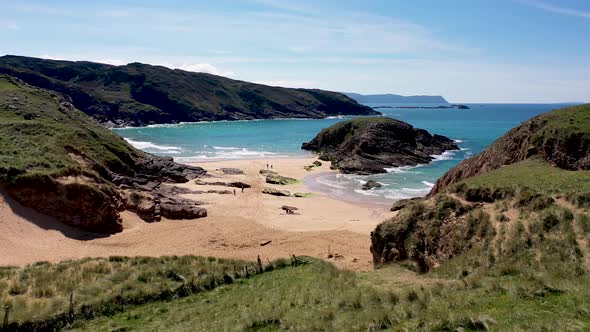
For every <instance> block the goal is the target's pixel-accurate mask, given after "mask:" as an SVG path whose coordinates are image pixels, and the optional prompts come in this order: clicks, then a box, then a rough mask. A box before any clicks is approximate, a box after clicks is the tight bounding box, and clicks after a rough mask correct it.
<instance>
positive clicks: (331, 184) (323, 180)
mask: <svg viewBox="0 0 590 332" xmlns="http://www.w3.org/2000/svg"><path fill="white" fill-rule="evenodd" d="M327 178H328V177H317V178H316V179H315V181H316V182H317V183H319V184H323V185H324V186H328V187H332V188H338V189H346V187H344V186H340V185H338V184H336V183H334V181H330V180H328V179H327Z"/></svg>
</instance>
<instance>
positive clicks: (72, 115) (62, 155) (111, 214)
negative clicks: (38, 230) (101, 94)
mask: <svg viewBox="0 0 590 332" xmlns="http://www.w3.org/2000/svg"><path fill="white" fill-rule="evenodd" d="M11 105H12V106H14V107H10V106H11ZM0 111H1V112H0V143H1V144H0V185H1V186H2V187H4V188H5V190H6V192H7V193H8V194H9V195H11V196H12V197H14V198H15V199H16V200H17V201H18V202H20V203H21V204H23V205H25V206H28V207H32V208H34V209H36V210H37V211H39V212H41V213H44V214H47V215H50V216H53V217H55V218H57V219H59V220H61V221H63V222H64V223H66V224H69V225H72V226H75V227H79V228H83V229H86V230H90V231H93V232H99V233H115V232H118V231H121V230H122V228H123V226H122V223H121V217H120V214H119V212H121V211H122V210H125V209H129V210H133V211H135V212H137V214H138V215H139V216H140V217H141V218H143V219H144V220H146V221H149V222H153V221H158V220H160V218H161V217H167V218H170V219H178V218H182V219H185V218H187V219H192V218H198V217H203V216H206V214H207V212H206V210H205V209H203V208H201V207H199V206H198V205H201V204H202V203H200V202H196V201H192V200H187V199H182V198H179V197H177V194H178V193H177V192H175V191H176V190H173V189H169V188H168V186H165V185H163V183H184V182H188V181H190V180H192V179H195V178H197V177H201V176H203V175H205V173H206V172H205V170H204V169H202V168H200V167H192V166H187V165H180V164H177V163H175V162H174V161H173V160H172V158H163V157H157V156H153V155H150V154H147V153H144V152H142V151H140V150H137V149H135V148H133V147H132V146H130V145H129V144H128V143H127V142H126V141H125V140H123V139H122V138H121V137H119V136H117V135H116V134H114V133H113V132H111V131H110V130H107V129H105V128H103V127H101V126H99V125H98V123H96V122H95V121H94V120H92V119H91V118H89V117H87V116H86V115H84V114H83V113H82V112H80V111H79V110H77V109H76V108H74V106H73V104H72V103H71V101H70V100H69V99H68V97H67V96H63V95H60V94H55V93H53V92H50V91H46V90H43V89H39V88H35V87H32V86H29V85H27V84H25V83H23V82H22V81H20V80H18V79H16V78H13V77H10V76H6V75H0Z"/></svg>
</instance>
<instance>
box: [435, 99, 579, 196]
mask: <svg viewBox="0 0 590 332" xmlns="http://www.w3.org/2000/svg"><path fill="white" fill-rule="evenodd" d="M588 123H590V104H585V105H580V106H573V107H567V108H562V109H559V110H555V111H552V112H548V113H544V114H541V115H539V116H536V117H534V118H532V119H530V120H527V121H525V122H524V123H522V124H521V125H520V126H518V127H516V128H514V129H512V130H510V131H509V132H508V133H506V134H505V135H503V136H502V137H500V138H499V139H498V140H496V141H495V142H494V143H493V144H492V145H490V146H489V147H488V148H487V149H485V150H484V151H483V152H482V153H480V154H479V155H477V156H475V157H472V158H469V159H467V160H464V161H462V162H461V163H459V165H457V166H455V167H453V168H452V169H451V170H449V171H448V172H447V173H446V174H445V175H444V176H443V177H441V178H440V179H439V180H438V181H436V184H435V186H434V187H433V188H432V191H431V192H430V195H434V194H436V193H437V192H439V191H440V190H441V189H442V188H444V187H446V186H448V185H450V184H453V183H457V182H460V181H461V180H464V179H466V178H469V177H472V176H477V175H480V174H484V173H487V172H489V171H492V170H495V169H498V168H500V167H502V166H504V165H510V164H514V163H516V162H519V161H523V160H525V159H528V158H532V157H539V158H542V159H544V160H546V161H548V162H549V163H550V164H552V165H554V166H556V167H559V168H563V169H569V170H588V169H590V128H589V127H588Z"/></svg>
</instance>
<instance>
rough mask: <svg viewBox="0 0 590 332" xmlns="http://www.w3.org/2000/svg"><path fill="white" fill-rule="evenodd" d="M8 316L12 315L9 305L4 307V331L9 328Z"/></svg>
mask: <svg viewBox="0 0 590 332" xmlns="http://www.w3.org/2000/svg"><path fill="white" fill-rule="evenodd" d="M8 315H10V306H8V305H7V306H5V307H4V322H3V323H2V328H3V329H7V328H8Z"/></svg>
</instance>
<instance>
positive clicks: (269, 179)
mask: <svg viewBox="0 0 590 332" xmlns="http://www.w3.org/2000/svg"><path fill="white" fill-rule="evenodd" d="M266 183H270V184H279V185H282V186H285V185H288V184H293V183H297V179H293V178H290V177H286V176H282V175H279V174H270V175H267V176H266Z"/></svg>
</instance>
